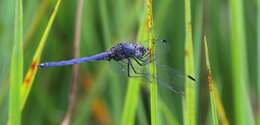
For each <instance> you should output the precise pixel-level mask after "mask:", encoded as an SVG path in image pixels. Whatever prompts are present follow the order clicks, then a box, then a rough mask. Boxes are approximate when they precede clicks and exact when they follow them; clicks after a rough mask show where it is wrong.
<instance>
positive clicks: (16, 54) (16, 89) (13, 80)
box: [8, 0, 23, 125]
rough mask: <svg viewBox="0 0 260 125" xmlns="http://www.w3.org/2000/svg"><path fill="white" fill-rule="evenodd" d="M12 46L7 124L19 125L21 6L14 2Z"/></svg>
mask: <svg viewBox="0 0 260 125" xmlns="http://www.w3.org/2000/svg"><path fill="white" fill-rule="evenodd" d="M14 8H15V26H14V46H13V51H12V57H11V70H10V91H9V92H10V95H9V114H8V119H9V120H10V121H9V122H8V123H9V124H10V125H20V124H21V111H20V110H19V108H20V98H19V94H20V86H21V84H22V82H23V45H22V44H23V4H22V0H16V1H15V7H14Z"/></svg>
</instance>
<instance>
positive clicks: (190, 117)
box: [183, 0, 197, 125]
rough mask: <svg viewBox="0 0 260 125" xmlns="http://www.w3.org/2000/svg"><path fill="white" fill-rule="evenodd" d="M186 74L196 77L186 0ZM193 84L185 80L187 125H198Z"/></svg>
mask: <svg viewBox="0 0 260 125" xmlns="http://www.w3.org/2000/svg"><path fill="white" fill-rule="evenodd" d="M185 73H186V74H187V75H191V76H194V60H193V45H192V25H191V5H190V0H185ZM192 82H193V81H191V80H189V79H188V78H186V80H185V97H184V103H183V105H184V106H183V108H184V109H183V111H184V124H185V125H195V124H196V112H197V110H196V104H197V103H196V88H195V87H194V86H193V84H194V83H192Z"/></svg>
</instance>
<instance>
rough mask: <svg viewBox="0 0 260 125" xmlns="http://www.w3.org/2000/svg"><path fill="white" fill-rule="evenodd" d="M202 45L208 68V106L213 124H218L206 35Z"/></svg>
mask: <svg viewBox="0 0 260 125" xmlns="http://www.w3.org/2000/svg"><path fill="white" fill-rule="evenodd" d="M204 47H205V55H206V65H207V70H208V87H209V94H210V106H211V107H210V108H211V113H212V119H213V125H218V115H217V111H216V102H215V93H214V89H213V83H214V81H213V79H212V75H211V68H210V62H209V52H208V45H207V40H206V37H204Z"/></svg>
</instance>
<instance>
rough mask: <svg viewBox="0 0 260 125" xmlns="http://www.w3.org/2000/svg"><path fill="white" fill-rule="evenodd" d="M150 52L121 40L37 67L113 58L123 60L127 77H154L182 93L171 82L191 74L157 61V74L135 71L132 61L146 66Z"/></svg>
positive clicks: (145, 48) (140, 46)
mask: <svg viewBox="0 0 260 125" xmlns="http://www.w3.org/2000/svg"><path fill="white" fill-rule="evenodd" d="M157 42H159V44H164V43H167V41H166V40H159V41H157ZM151 54H152V53H151V51H150V49H149V48H148V47H145V46H144V45H142V44H139V43H137V42H122V43H118V44H116V45H115V46H113V47H112V48H110V49H109V50H108V51H105V52H102V53H99V54H96V55H93V56H88V57H83V58H76V59H72V60H66V61H58V62H46V63H41V64H39V67H40V68H47V67H58V66H66V65H73V64H79V63H83V62H91V61H102V60H104V61H105V60H107V61H111V60H114V61H117V62H124V64H126V65H127V74H128V77H144V78H145V79H148V81H151V78H156V80H157V83H159V84H161V85H164V86H165V87H167V88H169V89H170V90H171V91H174V92H176V93H177V94H181V95H183V89H182V88H178V87H177V86H174V84H171V83H172V82H183V81H184V79H185V77H187V78H189V79H190V80H192V81H195V78H193V77H192V76H190V75H188V76H185V75H183V74H181V73H180V72H177V71H176V70H174V69H172V68H170V67H169V66H167V65H162V64H159V63H157V62H156V67H157V75H155V76H153V75H151V74H150V73H149V72H147V70H142V71H141V72H138V71H137V69H136V68H137V67H136V66H135V65H134V64H133V63H136V64H137V65H139V67H146V68H147V66H148V65H149V64H150V62H151V61H152V58H151V57H152V56H151ZM154 61H156V58H155V59H154ZM138 69H139V68H138ZM144 69H145V68H144ZM130 70H132V71H133V72H134V74H132V73H131V71H130ZM173 78H177V79H178V80H177V81H176V80H175V79H173Z"/></svg>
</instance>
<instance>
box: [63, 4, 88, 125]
mask: <svg viewBox="0 0 260 125" xmlns="http://www.w3.org/2000/svg"><path fill="white" fill-rule="evenodd" d="M83 4H84V0H78V5H77V12H76V14H77V15H76V18H75V31H74V41H73V57H74V58H78V57H79V53H80V48H79V45H80V31H81V30H80V27H81V15H82V10H83ZM78 81H79V65H78V64H76V65H73V67H72V84H71V90H70V95H69V106H68V110H67V113H66V116H65V118H64V119H63V121H62V123H61V124H62V125H69V124H70V121H71V116H72V113H73V111H74V109H75V105H76V100H77V88H78V87H77V86H78V85H77V83H78Z"/></svg>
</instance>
